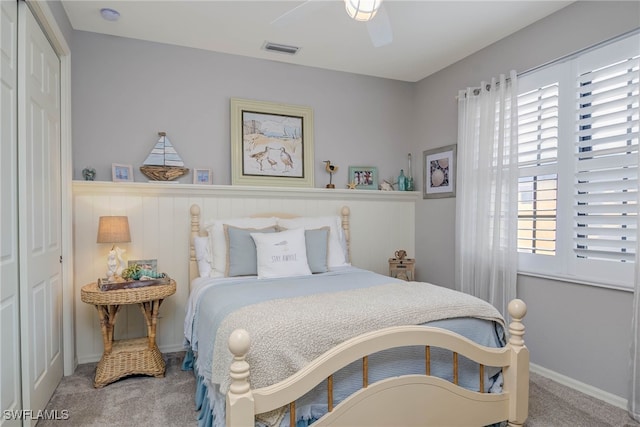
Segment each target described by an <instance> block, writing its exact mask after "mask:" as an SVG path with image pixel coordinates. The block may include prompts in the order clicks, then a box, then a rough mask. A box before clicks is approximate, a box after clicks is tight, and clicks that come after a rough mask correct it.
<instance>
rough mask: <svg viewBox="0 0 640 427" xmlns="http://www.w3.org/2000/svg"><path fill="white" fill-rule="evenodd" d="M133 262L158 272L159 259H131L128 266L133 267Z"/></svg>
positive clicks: (145, 268)
mask: <svg viewBox="0 0 640 427" xmlns="http://www.w3.org/2000/svg"><path fill="white" fill-rule="evenodd" d="M133 264H138V265H139V266H140V267H141V268H142V269H144V270H151V271H153V272H154V273H157V272H158V260H157V259H130V260H129V261H128V262H127V267H131V266H132V265H133Z"/></svg>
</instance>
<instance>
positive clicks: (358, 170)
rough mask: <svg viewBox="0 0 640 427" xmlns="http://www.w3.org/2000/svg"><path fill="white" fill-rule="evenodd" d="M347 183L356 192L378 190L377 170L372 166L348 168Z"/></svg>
mask: <svg viewBox="0 0 640 427" xmlns="http://www.w3.org/2000/svg"><path fill="white" fill-rule="evenodd" d="M349 183H351V184H355V185H356V189H358V190H377V189H378V168H376V167H373V166H349Z"/></svg>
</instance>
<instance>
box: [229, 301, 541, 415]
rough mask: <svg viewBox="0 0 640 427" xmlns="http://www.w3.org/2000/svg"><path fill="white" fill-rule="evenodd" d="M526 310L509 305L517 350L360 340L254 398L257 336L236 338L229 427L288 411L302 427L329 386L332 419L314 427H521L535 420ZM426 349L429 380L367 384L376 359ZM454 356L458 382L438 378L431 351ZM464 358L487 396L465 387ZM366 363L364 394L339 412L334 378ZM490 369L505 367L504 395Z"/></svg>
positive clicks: (414, 338)
mask: <svg viewBox="0 0 640 427" xmlns="http://www.w3.org/2000/svg"><path fill="white" fill-rule="evenodd" d="M526 310H527V309H526V305H525V303H524V302H523V301H521V300H518V299H516V300H513V301H511V302H510V303H509V315H510V316H511V319H512V321H511V323H510V324H509V342H508V343H507V345H506V346H505V347H503V348H489V347H484V346H481V345H478V344H476V343H474V342H472V341H471V340H469V339H467V338H465V337H462V336H460V335H458V334H455V333H453V332H450V331H447V330H444V329H440V328H433V327H425V326H399V327H392V328H386V329H382V330H379V331H374V332H370V333H367V334H364V335H360V336H358V337H354V338H352V339H350V340H348V341H345V342H344V343H342V344H340V345H339V346H337V347H335V348H333V349H331V350H329V351H327V352H326V353H324V354H323V355H321V356H320V357H318V358H317V359H315V360H314V361H313V362H312V363H310V364H309V365H308V366H306V367H305V368H304V369H302V370H300V371H299V372H297V373H295V374H294V375H292V376H290V377H289V378H287V379H285V380H284V381H281V382H279V383H277V384H274V385H272V386H269V387H263V388H260V389H255V390H252V389H251V387H250V384H249V381H248V379H249V370H250V366H249V364H248V363H247V361H246V355H247V353H248V351H249V347H250V337H249V334H248V333H247V332H246V331H244V330H242V329H238V330H235V331H234V332H233V333H232V334H231V336H230V338H229V350H230V351H231V353H232V354H233V355H234V360H233V363H232V364H231V368H230V376H231V384H230V387H229V392H228V393H227V403H226V406H227V407H226V417H227V419H226V425H227V426H233V427H252V426H254V425H255V415H256V414H260V413H263V412H267V411H271V410H274V409H277V408H280V407H283V406H286V405H288V407H289V412H290V425H295V418H296V417H295V400H296V399H297V398H299V397H300V396H302V395H304V394H305V393H307V392H308V391H309V390H311V389H312V388H313V387H315V386H316V385H317V384H319V383H320V382H322V381H327V389H328V396H327V404H328V408H329V412H328V413H327V414H325V415H324V416H323V417H322V418H321V419H320V420H318V421H317V422H315V423H314V425H317V426H320V427H321V426H344V425H349V426H355V425H367V426H388V425H403V426H412V425H416V426H417V425H421V426H424V425H448V426H456V425H458V426H468V425H478V426H481V425H488V424H491V423H496V422H501V421H504V420H507V421H508V423H509V425H510V426H521V425H523V424H524V422H525V420H526V419H527V415H528V401H529V351H528V349H527V347H526V346H525V345H524V339H523V336H524V332H525V328H524V325H523V324H522V319H523V318H524V316H525V314H526ZM410 345H421V346H424V347H425V375H405V376H400V377H393V378H388V379H386V380H382V381H378V382H376V383H373V384H371V385H369V384H368V381H367V358H368V355H370V354H373V353H376V352H378V351H382V350H385V349H389V348H395V347H404V346H410ZM431 347H439V348H444V349H447V350H450V351H451V352H452V353H453V361H452V364H453V372H454V382H453V383H450V382H448V381H446V380H443V379H440V378H437V377H432V376H430V375H429V373H430V367H429V366H430V365H429V363H430V356H429V355H430V348H431ZM459 355H462V356H464V357H467V358H469V359H471V360H473V361H475V362H477V363H478V364H479V365H480V368H479V375H480V384H481V385H480V390H479V391H472V390H467V389H464V388H462V387H459V386H458V385H457V369H458V366H457V365H458V357H459ZM360 359H361V360H362V366H363V385H362V388H361V389H360V390H359V391H358V392H356V393H354V394H353V395H351V396H350V397H348V398H347V399H345V400H344V401H342V402H341V403H340V404H339V405H337V406H335V407H334V406H333V396H332V388H333V386H332V384H333V373H335V372H336V371H338V370H339V369H341V368H343V367H345V366H347V365H348V364H350V363H352V362H354V361H356V360H360ZM485 366H497V367H502V373H503V378H504V385H503V390H502V393H497V394H489V393H483V392H482V390H483V389H484V388H483V385H482V383H483V377H484V367H485Z"/></svg>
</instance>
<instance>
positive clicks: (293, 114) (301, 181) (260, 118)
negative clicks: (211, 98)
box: [231, 98, 314, 187]
mask: <svg viewBox="0 0 640 427" xmlns="http://www.w3.org/2000/svg"><path fill="white" fill-rule="evenodd" d="M313 174H314V168H313V111H312V110H311V108H310V107H304V106H299V105H287V104H277V103H273V102H264V101H252V100H247V99H237V98H232V99H231V183H232V184H233V185H266V186H274V187H313Z"/></svg>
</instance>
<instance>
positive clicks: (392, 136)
mask: <svg viewBox="0 0 640 427" xmlns="http://www.w3.org/2000/svg"><path fill="white" fill-rule="evenodd" d="M72 55H73V61H72V72H73V94H72V101H73V107H72V108H73V165H74V174H73V175H74V179H82V173H81V171H82V169H83V168H85V167H87V166H93V167H94V168H95V169H96V171H97V179H98V180H101V181H110V180H111V164H112V163H124V164H131V165H133V167H134V174H135V180H136V181H146V180H147V178H146V177H144V175H142V173H141V172H140V171H139V169H138V168H139V166H140V165H141V164H142V162H143V161H144V160H145V158H146V157H147V155H148V154H149V151H150V150H151V148H153V145H154V144H155V142H156V141H157V139H158V137H157V132H158V131H166V132H167V135H168V137H169V139H170V140H171V142H172V143H173V145H174V147H175V148H176V150H177V151H178V153H179V154H180V155H181V157H182V158H183V160H184V161H185V165H186V166H187V167H189V168H196V167H197V168H210V169H212V170H213V182H214V184H230V183H231V169H230V158H231V149H230V136H229V135H230V134H229V120H230V117H229V99H230V98H231V97H238V98H247V99H255V100H264V101H271V102H280V103H287V104H298V105H307V106H311V107H312V108H313V110H314V123H315V125H314V128H315V131H314V134H315V141H314V144H315V186H316V187H324V186H325V185H326V184H327V183H328V182H329V176H328V175H327V173H326V172H325V170H324V164H323V163H322V161H323V160H331V161H332V162H333V163H334V164H336V165H338V167H339V171H338V173H337V174H335V175H334V181H333V182H334V184H336V187H337V188H345V186H346V183H347V176H348V168H349V165H356V166H376V167H378V170H379V174H380V177H381V178H386V177H391V176H397V175H398V173H399V172H400V168H401V167H404V166H405V164H406V154H407V153H408V151H407V149H408V146H409V143H410V136H411V132H410V129H411V126H412V125H413V123H412V118H413V116H412V111H413V109H412V107H413V106H412V99H413V94H412V90H413V85H412V84H410V83H404V82H399V81H393V80H388V79H380V78H374V77H365V76H360V75H356V74H348V73H342V72H334V71H326V70H320V69H316V68H309V67H301V66H293V65H290V64H284V63H278V62H272V61H265V60H258V59H252V58H247V57H241V56H233V55H226V54H219V53H212V52H208V51H204V50H197V49H188V48H183V47H177V46H170V45H165V44H159V43H151V42H146V41H138V40H131V39H124V38H119V37H112V36H105V35H99V34H95V33H89V32H82V31H76V32H75V33H74V37H73V45H72ZM180 181H182V182H192V176H191V174H189V175H187V176H185V177H183V178H181V179H180Z"/></svg>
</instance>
